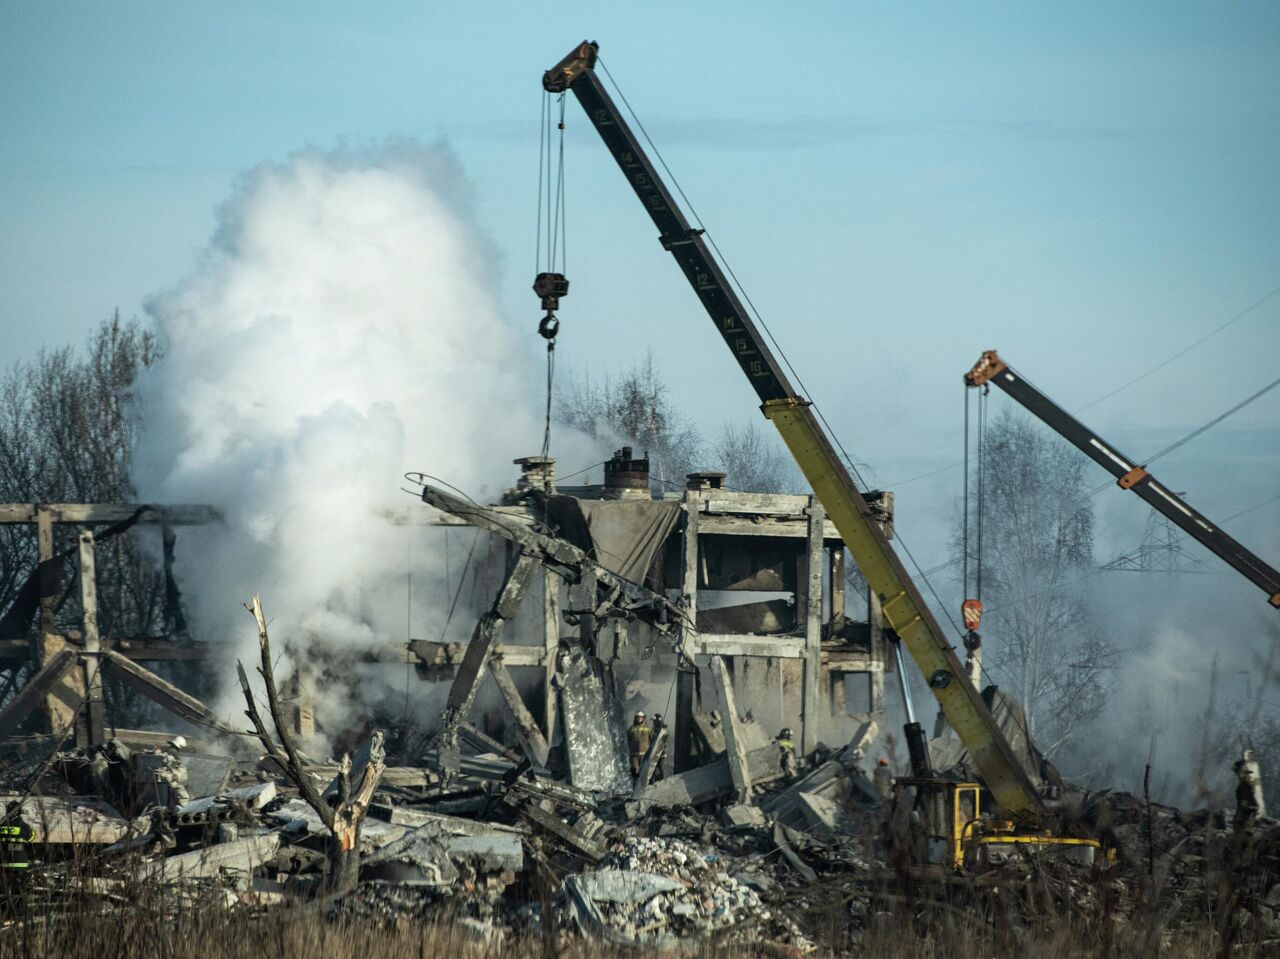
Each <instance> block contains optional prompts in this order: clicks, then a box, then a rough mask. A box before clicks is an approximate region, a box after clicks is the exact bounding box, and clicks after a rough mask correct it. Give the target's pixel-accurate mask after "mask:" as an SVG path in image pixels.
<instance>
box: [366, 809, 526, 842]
mask: <svg viewBox="0 0 1280 959" xmlns="http://www.w3.org/2000/svg"><path fill="white" fill-rule="evenodd" d="M369 815H370V816H372V817H375V818H377V819H381V820H382V821H383V822H388V823H391V824H392V825H393V826H410V827H413V828H415V829H416V828H418V827H420V826H427V825H434V826H435V827H436V828H437V829H438V830H439V831H440V833H441V834H446V833H447V834H449V835H454V836H484V835H488V834H490V833H510V834H512V835H517V836H518V835H523V834H524V833H525V830H523V829H520V828H518V827H516V826H507V825H503V824H501V823H488V822H477V821H476V820H474V819H463V818H462V817H461V816H447V815H445V814H444V813H438V812H429V811H427V810H425V809H411V808H409V807H406V806H386V805H382V804H375V805H372V806H370V807H369ZM367 821H368V820H366V822H367Z"/></svg>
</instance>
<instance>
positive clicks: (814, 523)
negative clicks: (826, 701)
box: [796, 496, 826, 753]
mask: <svg viewBox="0 0 1280 959" xmlns="http://www.w3.org/2000/svg"><path fill="white" fill-rule="evenodd" d="M808 514H809V535H808V537H807V539H806V544H807V549H806V550H805V561H804V563H803V564H802V571H803V573H804V577H803V580H802V583H803V586H804V591H803V593H801V594H798V595H797V597H796V600H797V601H796V615H797V616H801V617H803V619H802V620H801V621H802V622H803V623H804V686H803V694H802V695H803V698H802V702H801V708H802V710H803V712H802V714H801V720H802V721H801V738H800V743H801V749H802V751H803V752H804V753H809V752H811V751H812V750H813V748H814V747H815V746H816V745H817V744H818V727H819V724H820V722H821V719H822V709H821V706H820V705H819V704H820V703H821V697H822V686H821V681H820V680H821V676H820V674H821V672H822V552H823V550H822V533H823V528H824V526H825V525H826V511H825V510H823V508H822V503H820V502H819V501H818V498H817V497H816V496H810V497H809V509H808ZM802 597H803V600H804V603H803V606H802V605H801V603H800V600H801V598H802Z"/></svg>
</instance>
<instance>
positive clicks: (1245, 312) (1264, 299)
mask: <svg viewBox="0 0 1280 959" xmlns="http://www.w3.org/2000/svg"><path fill="white" fill-rule="evenodd" d="M1277 293H1280V286H1277V287H1276V288H1275V289H1274V290H1272V291H1271V292H1270V293H1268V294H1267V295H1266V296H1264V297H1262V299H1260V300H1255V301H1254V302H1253V303H1251V304H1249V305H1248V306H1246V307H1245V308H1244V309H1243V310H1241V311H1240V312H1239V313H1237V314H1236V315H1235V316H1233V317H1231V319H1229V320H1227V321H1226V322H1225V323H1222V324H1220V325H1219V326H1216V327H1214V328H1213V329H1212V330H1210V331H1209V332H1208V333H1206V334H1205V335H1204V336H1202V337H1200V339H1198V340H1196V341H1195V342H1194V343H1192V344H1191V345H1189V346H1186V347H1183V348H1182V349H1181V350H1179V351H1178V352H1177V353H1174V354H1173V356H1171V357H1169V358H1168V359H1166V360H1163V361H1161V362H1160V363H1157V364H1156V365H1155V366H1153V367H1151V369H1149V370H1147V371H1146V372H1145V373H1142V374H1140V375H1138V376H1135V377H1134V378H1133V379H1131V380H1129V381H1128V382H1127V383H1122V384H1120V385H1119V386H1117V387H1116V388H1115V389H1114V390H1112V391H1111V392H1109V393H1105V394H1103V395H1102V396H1099V397H1098V398H1097V399H1096V400H1094V401H1093V402H1092V403H1089V404H1087V405H1086V406H1082V407H1080V408H1079V409H1078V410H1076V412H1077V413H1083V412H1084V411H1085V410H1088V409H1092V408H1093V407H1095V406H1097V405H1098V404H1099V403H1101V402H1102V401H1103V400H1109V399H1111V397H1113V396H1115V395H1116V394H1117V393H1119V392H1121V391H1123V390H1127V389H1128V388H1129V387H1131V386H1133V385H1134V384H1135V383H1140V382H1141V381H1142V380H1145V379H1146V378H1147V377H1148V376H1150V375H1151V374H1152V373H1157V372H1159V371H1160V370H1162V369H1164V368H1165V367H1166V366H1168V365H1169V364H1170V363H1172V362H1173V361H1174V360H1176V359H1180V358H1181V357H1184V356H1186V355H1187V354H1188V353H1190V352H1191V351H1192V350H1194V349H1195V348H1196V347H1197V346H1199V345H1200V344H1201V343H1204V342H1205V341H1206V340H1209V339H1211V338H1212V337H1215V336H1217V335H1218V334H1219V333H1221V332H1222V331H1223V330H1225V329H1226V328H1227V327H1229V326H1230V325H1231V324H1233V323H1235V322H1236V321H1237V320H1241V319H1243V318H1244V317H1246V316H1248V315H1249V314H1250V313H1252V312H1253V311H1254V310H1256V309H1257V308H1258V307H1260V306H1261V305H1262V304H1263V303H1265V302H1267V300H1269V299H1271V298H1272V297H1273V296H1275V295H1276V294H1277Z"/></svg>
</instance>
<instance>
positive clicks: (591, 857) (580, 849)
mask: <svg viewBox="0 0 1280 959" xmlns="http://www.w3.org/2000/svg"><path fill="white" fill-rule="evenodd" d="M517 811H518V812H519V813H520V815H521V816H523V817H524V818H525V819H527V820H529V822H530V823H532V824H533V825H534V826H536V827H538V828H539V829H541V830H542V831H544V832H547V833H550V834H551V836H552V837H554V838H555V839H558V840H559V841H560V842H561V843H562V844H563V845H565V846H567V847H568V848H569V850H570V851H571V852H573V853H574V854H575V855H577V856H578V857H580V858H582V859H585V860H586V861H587V862H590V863H597V862H599V861H600V860H601V859H603V858H604V853H605V850H604V848H603V847H602V846H601V845H600V844H599V843H597V842H595V841H593V840H591V839H589V838H587V837H586V836H584V835H583V834H582V833H581V832H580V831H579V830H577V829H574V828H573V827H572V826H570V825H569V824H568V823H566V822H564V821H563V820H562V819H561V818H560V817H559V816H557V815H556V814H555V813H551V812H547V810H545V809H543V808H542V807H541V806H539V805H538V804H537V803H535V802H532V801H529V802H525V803H523V804H521V805H520V806H519V807H518V810H517Z"/></svg>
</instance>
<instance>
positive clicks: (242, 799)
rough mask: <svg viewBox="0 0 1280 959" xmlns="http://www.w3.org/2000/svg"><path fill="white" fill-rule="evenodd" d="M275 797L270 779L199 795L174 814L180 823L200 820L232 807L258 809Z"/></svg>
mask: <svg viewBox="0 0 1280 959" xmlns="http://www.w3.org/2000/svg"><path fill="white" fill-rule="evenodd" d="M275 798H276V784H275V783H274V782H272V781H268V782H265V783H254V784H253V785H252V786H242V787H241V788H239V789H228V790H225V791H223V792H220V793H218V794H217V795H216V796H201V797H200V798H199V799H193V800H191V802H189V803H186V804H185V805H182V806H179V807H178V810H177V812H176V813H174V815H175V816H177V819H178V822H180V823H192V822H198V821H202V820H204V819H206V818H209V817H216V816H217V815H218V814H219V813H221V812H226V813H230V811H231V810H232V808H233V807H235V806H241V807H243V808H245V809H252V810H258V809H261V808H262V807H263V806H265V805H266V804H267V803H269V802H271V801H272V800H273V799H275Z"/></svg>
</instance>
